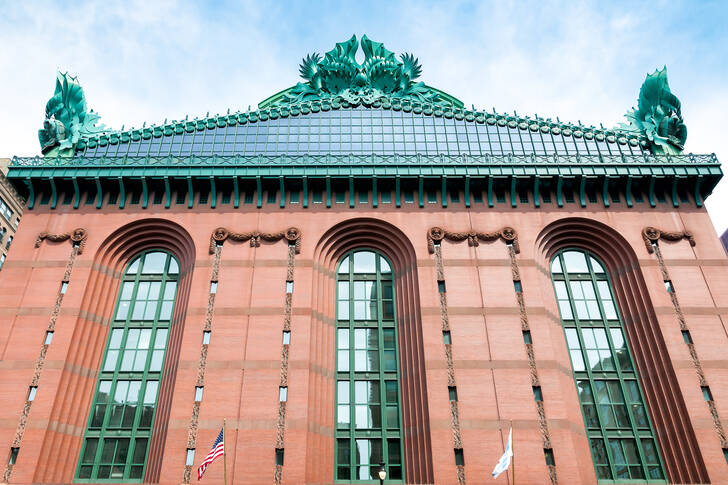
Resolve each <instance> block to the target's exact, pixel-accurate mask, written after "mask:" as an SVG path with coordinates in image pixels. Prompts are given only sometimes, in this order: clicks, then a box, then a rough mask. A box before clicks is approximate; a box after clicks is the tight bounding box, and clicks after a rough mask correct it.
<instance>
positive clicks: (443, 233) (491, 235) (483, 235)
mask: <svg viewBox="0 0 728 485" xmlns="http://www.w3.org/2000/svg"><path fill="white" fill-rule="evenodd" d="M443 239H447V240H448V241H464V240H466V239H467V240H468V246H478V245H479V244H480V243H479V242H478V241H483V242H490V241H495V240H496V239H502V240H503V242H505V243H506V244H513V247H514V248H515V250H516V252H517V253H518V252H520V247H519V246H518V236H517V235H516V230H515V229H513V228H512V227H504V228H503V229H501V230H499V231H495V232H477V231H468V232H451V231H448V230H445V229H442V228H441V227H432V228H430V230H429V231H427V250H428V251H429V252H430V254H433V253H434V252H435V243H438V244H439V243H440V242H442V240H443Z"/></svg>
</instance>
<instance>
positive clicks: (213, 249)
mask: <svg viewBox="0 0 728 485" xmlns="http://www.w3.org/2000/svg"><path fill="white" fill-rule="evenodd" d="M228 239H230V240H232V241H250V247H253V248H257V247H260V241H261V239H262V240H265V241H279V240H281V239H283V240H286V241H287V242H288V259H287V263H286V264H287V273H286V281H287V282H288V281H290V282H293V262H294V257H295V255H296V254H297V253H299V252H300V250H301V231H300V230H298V229H296V228H293V227H291V228H288V229H287V230H285V231H281V232H278V233H273V234H267V233H261V232H259V231H253V232H249V233H237V232H234V231H230V230H229V229H227V228H224V227H219V228H217V229H215V230H214V231H213V232H212V235H211V236H210V254H212V255H213V260H212V275H211V276H210V281H211V282H217V281H218V280H219V276H220V257H221V255H222V246H223V244H224V242H225V241H226V240H228ZM215 296H216V293H210V294H209V296H208V300H207V308H206V311H205V326H204V331H205V332H209V331H211V330H212V318H213V312H214V309H215ZM291 303H292V294H291V293H286V303H285V312H284V313H285V317H284V323H283V329H284V330H287V331H290V325H291ZM283 347H284V349H283V350H282V355H281V383H283V382H285V383H286V384H285V385H286V386H287V385H288V384H287V382H288V345H284V346H283ZM207 353H208V344H204V343H203V344H202V347H201V349H200V362H199V364H198V367H197V382H196V384H195V385H196V386H204V385H205V370H206V368H207ZM283 385H284V384H281V386H283ZM200 405H201V402H199V401H195V402H194V404H193V405H192V416H191V418H190V424H189V427H188V429H187V448H188V449H190V448H191V449H196V444H197V431H198V428H199V416H200ZM285 416H286V407H285V403H283V402H282V403H280V404H279V409H278V422H277V426H276V447H280V448H282V447H283V437H284V436H283V433H284V429H285ZM278 443H280V446H278ZM280 468H281V467H280V466H279V465H276V471H275V477H274V480H275V483H276V484H279V483H280V477H281V475H282V470H281V469H280ZM191 475H192V465H185V471H184V475H183V479H182V483H184V484H188V483H190V477H191Z"/></svg>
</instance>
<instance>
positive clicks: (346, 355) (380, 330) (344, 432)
mask: <svg viewBox="0 0 728 485" xmlns="http://www.w3.org/2000/svg"><path fill="white" fill-rule="evenodd" d="M336 278H337V329H336V349H337V350H336V452H335V462H336V480H342V481H351V482H357V481H368V482H370V481H372V480H379V478H378V475H377V472H378V471H379V468H380V466H381V463H385V464H386V467H387V479H388V481H389V480H391V481H393V482H397V481H400V482H401V481H403V479H404V466H403V463H402V439H401V437H402V431H401V422H402V419H401V415H400V414H401V413H400V406H399V403H400V390H399V365H398V358H397V352H398V349H397V324H396V313H395V308H394V275H393V273H392V266H391V265H390V264H389V262H388V261H387V260H386V259H385V258H384V257H383V256H381V255H380V254H378V253H376V252H374V251H367V250H360V251H353V252H351V253H348V254H347V255H346V256H345V257H344V258H343V259H342V260H341V262H340V263H339V269H338V271H337V277H336Z"/></svg>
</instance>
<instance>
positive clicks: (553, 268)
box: [551, 256, 562, 274]
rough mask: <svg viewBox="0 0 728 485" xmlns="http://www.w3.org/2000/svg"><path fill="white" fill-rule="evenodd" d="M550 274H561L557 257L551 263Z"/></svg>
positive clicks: (559, 261)
mask: <svg viewBox="0 0 728 485" xmlns="http://www.w3.org/2000/svg"><path fill="white" fill-rule="evenodd" d="M551 272H552V273H554V274H561V273H562V270H561V260H560V259H559V257H558V256H557V257H555V258H554V259H553V260H552V261H551Z"/></svg>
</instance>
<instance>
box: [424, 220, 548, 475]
mask: <svg viewBox="0 0 728 485" xmlns="http://www.w3.org/2000/svg"><path fill="white" fill-rule="evenodd" d="M443 239H447V240H448V241H456V242H457V241H464V240H466V239H467V240H468V245H469V246H478V245H479V241H483V242H488V241H495V240H497V239H501V240H502V241H503V242H504V243H506V245H507V248H508V256H509V258H510V262H511V275H512V277H513V281H514V282H515V281H518V282H520V281H521V273H520V271H519V268H518V260H517V259H516V254H518V253H520V252H521V250H520V246H519V245H518V235H517V234H516V231H515V229H513V228H512V227H504V228H503V229H500V230H498V231H495V232H477V231H468V232H450V231H447V230H445V229H442V228H440V227H433V228H431V229H430V230H429V231H427V249H428V251H429V252H430V254H433V253H434V254H435V262H436V266H437V279H438V281H444V280H445V276H444V271H443V264H442V253H441V246H440V243H441V242H442V240H443ZM516 300H517V301H518V310H519V314H520V318H521V329H522V330H529V331H530V327H529V324H528V314H527V313H526V305H525V302H524V300H523V292H518V291H517V292H516ZM440 312H441V315H442V329H443V331H444V330H450V324H449V320H448V317H447V300H446V296H445V293H440ZM525 346H526V355H527V356H528V367H529V370H530V375H531V385H533V386H539V385H540V380H539V377H538V369H537V367H536V357H535V354H534V350H533V344H525ZM445 356H446V358H447V369H448V386H454V385H455V375H454V370H453V364H452V346H451V345H450V344H446V345H445ZM450 407H451V409H450V415H451V427H452V430H453V441H454V442H455V444H456V446H455V448H462V442H461V441H460V421H459V417H458V412H457V402H454V401H451V402H450ZM536 411H537V413H538V421H539V431H540V432H541V441H542V444H543V447H544V449H549V450H550V449H552V446H551V434H550V432H549V427H548V422H547V420H546V410H545V408H544V405H543V402H542V401H538V402H536ZM458 445H460V446H458ZM548 470H549V479H550V481H551V483H552V485H556V484H558V479H557V476H556V467H555V466H554V465H548ZM458 482H459V483H460V484H464V483H465V471H464V469H463V467H461V466H459V467H458Z"/></svg>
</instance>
